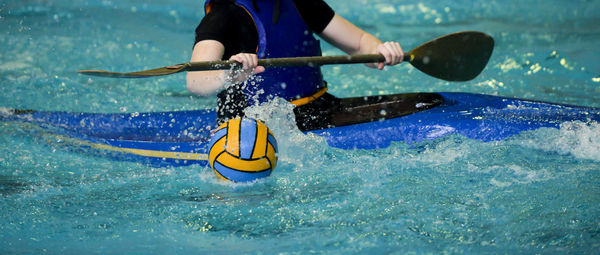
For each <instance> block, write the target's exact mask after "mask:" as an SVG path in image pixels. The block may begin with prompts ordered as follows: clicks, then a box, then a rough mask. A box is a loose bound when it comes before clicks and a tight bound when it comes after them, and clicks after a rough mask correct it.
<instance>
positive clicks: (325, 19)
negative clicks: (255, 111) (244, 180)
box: [186, 0, 404, 130]
mask: <svg viewBox="0 0 600 255" xmlns="http://www.w3.org/2000/svg"><path fill="white" fill-rule="evenodd" d="M205 12H206V15H205V17H204V18H203V19H202V21H201V22H200V24H199V25H198V27H197V28H196V40H195V44H194V48H193V52H192V56H191V60H190V61H191V62H196V61H214V60H224V59H229V60H235V61H237V62H239V63H241V64H242V66H243V67H242V69H241V70H216V71H196V72H188V74H187V77H186V82H187V88H188V90H189V91H190V92H192V93H194V94H197V95H201V96H208V95H213V94H215V93H216V92H218V91H220V92H219V93H218V94H217V105H218V107H217V116H218V122H223V121H225V120H227V119H229V118H233V117H236V116H242V115H243V110H244V109H245V108H246V107H248V106H249V105H254V104H258V103H262V102H266V101H268V100H270V99H272V98H274V97H275V96H277V97H282V98H284V99H285V100H288V101H290V102H291V103H293V104H295V105H296V108H295V109H294V113H295V114H296V122H297V124H298V126H299V128H300V129H301V130H309V129H314V128H318V127H322V123H328V122H327V120H326V118H327V112H329V111H332V110H335V109H336V107H339V106H337V105H336V102H337V101H336V98H335V97H334V96H333V95H330V94H329V93H326V90H327V84H326V82H325V81H324V80H323V76H322V73H321V70H320V68H319V67H315V66H302V67H275V68H268V69H265V67H263V66H259V65H258V63H257V62H258V59H260V58H279V57H303V56H320V55H321V48H320V44H319V41H318V40H317V39H315V37H314V36H313V34H316V35H318V37H320V38H322V39H324V40H325V41H326V42H328V43H330V44H332V45H333V46H335V47H337V48H339V49H341V50H342V51H344V52H346V53H348V54H381V55H383V56H384V57H385V62H382V63H371V64H367V66H369V67H372V68H377V69H379V70H382V69H383V68H384V66H386V65H397V64H399V63H401V62H402V60H403V57H404V52H403V50H402V47H401V46H400V44H399V43H398V42H382V41H381V40H379V39H378V38H376V37H375V36H373V35H371V34H369V33H367V32H365V31H363V30H362V29H360V28H358V27H356V26H355V25H354V24H352V23H351V22H349V21H347V20H346V19H344V18H342V17H341V16H339V15H337V14H336V13H335V12H334V11H333V10H332V8H331V7H330V6H329V5H328V4H327V3H325V2H324V1H323V0H208V1H206V3H205Z"/></svg>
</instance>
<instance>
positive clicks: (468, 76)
mask: <svg viewBox="0 0 600 255" xmlns="http://www.w3.org/2000/svg"><path fill="white" fill-rule="evenodd" d="M493 49H494V39H493V38H492V37H491V36H489V35H487V34H485V33H482V32H476V31H466V32H458V33H453V34H448V35H445V36H442V37H439V38H437V39H434V40H431V41H429V42H426V43H424V44H422V45H420V46H419V47H417V48H414V49H413V50H411V51H409V52H407V53H406V54H405V56H404V61H406V62H409V63H410V64H412V65H413V66H414V67H416V68H417V69H419V70H421V71H422V72H424V73H426V74H428V75H431V76H433V77H436V78H439V79H443V80H447V81H469V80H472V79H473V78H475V77H477V75H479V73H481V71H483V69H484V68H485V66H486V64H487V62H488V60H489V59H490V56H491V55H492V51H493ZM384 61H385V58H384V57H383V56H381V55H377V54H371V55H347V56H319V57H296V58H271V59H259V60H258V65H261V66H264V67H266V68H268V67H283V66H322V65H331V64H356V63H377V62H384ZM238 67H240V64H239V63H238V62H236V61H233V60H228V61H207V62H188V63H183V64H178V65H173V66H167V67H161V68H156V69H152V70H145V71H139V72H131V73H119V72H109V71H102V70H80V71H78V72H79V73H82V74H87V75H94V76H100V77H112V78H143V77H153V76H161V75H169V74H174V73H179V72H184V71H208V70H219V69H231V68H238Z"/></svg>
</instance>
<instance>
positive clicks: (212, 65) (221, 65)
mask: <svg viewBox="0 0 600 255" xmlns="http://www.w3.org/2000/svg"><path fill="white" fill-rule="evenodd" d="M408 60H410V56H409V55H405V56H404V61H408ZM378 62H385V57H383V56H382V55H378V54H365V55H347V56H316V57H295V58H267V59H259V60H258V65H259V66H264V67H266V68H268V67H285V66H322V65H336V64H359V63H378ZM183 65H186V66H187V67H186V68H185V71H207V70H222V69H231V68H239V67H240V65H241V64H240V63H239V62H237V61H234V60H220V61H207V62H191V63H187V64H183ZM182 71H184V70H182Z"/></svg>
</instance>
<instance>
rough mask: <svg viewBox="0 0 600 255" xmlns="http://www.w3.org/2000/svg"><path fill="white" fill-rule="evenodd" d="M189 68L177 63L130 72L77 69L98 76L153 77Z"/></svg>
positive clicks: (82, 72) (81, 72) (186, 65)
mask: <svg viewBox="0 0 600 255" xmlns="http://www.w3.org/2000/svg"><path fill="white" fill-rule="evenodd" d="M188 68H189V64H187V63H186V64H179V65H174V66H166V67H161V68H156V69H152V70H145V71H139V72H132V73H119V72H110V71H103V70H79V71H77V72H78V73H80V74H85V75H93V76H98V77H108V78H146V77H154V76H162V75H169V74H174V73H179V72H183V71H187V70H188Z"/></svg>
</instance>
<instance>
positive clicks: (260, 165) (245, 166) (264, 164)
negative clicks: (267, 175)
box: [215, 153, 271, 172]
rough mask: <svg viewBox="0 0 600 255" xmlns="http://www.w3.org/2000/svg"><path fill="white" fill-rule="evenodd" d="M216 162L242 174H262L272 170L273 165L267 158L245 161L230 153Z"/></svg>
mask: <svg viewBox="0 0 600 255" xmlns="http://www.w3.org/2000/svg"><path fill="white" fill-rule="evenodd" d="M215 162H218V163H219V164H221V165H224V166H227V167H229V168H231V169H235V170H238V171H242V172H260V171H265V170H267V169H270V168H271V164H270V163H269V160H268V159H267V158H260V159H248V160H245V159H240V158H238V157H235V156H233V155H231V154H229V153H221V154H219V155H218V156H217V157H216V160H215Z"/></svg>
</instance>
